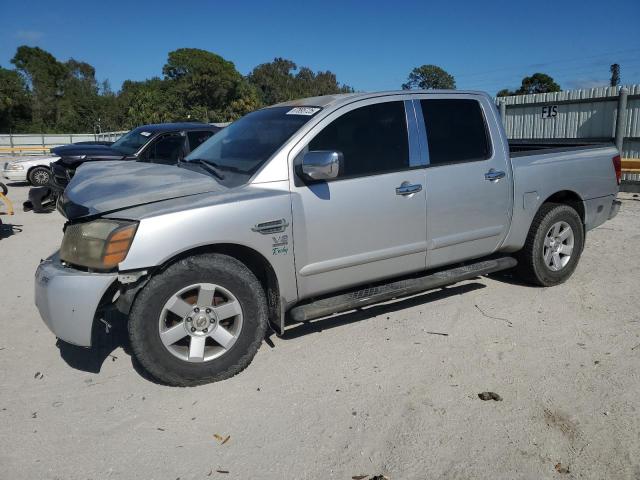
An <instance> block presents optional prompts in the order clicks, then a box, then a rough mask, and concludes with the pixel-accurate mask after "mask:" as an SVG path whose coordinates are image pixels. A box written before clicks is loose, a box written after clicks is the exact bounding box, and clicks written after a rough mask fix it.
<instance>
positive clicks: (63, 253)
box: [60, 220, 138, 270]
mask: <svg viewBox="0 0 640 480" xmlns="http://www.w3.org/2000/svg"><path fill="white" fill-rule="evenodd" d="M136 228H138V224H137V223H135V222H123V221H117V220H94V221H93V222H87V223H77V224H73V225H68V226H67V228H66V230H65V232H64V238H63V239H62V247H60V258H61V259H62V260H64V261H65V262H68V263H71V264H74V265H80V266H83V267H87V268H92V269H96V270H110V269H112V268H114V267H115V266H116V265H118V264H119V263H120V262H122V261H123V260H124V259H125V258H126V256H127V253H128V252H129V248H130V247H131V242H132V241H133V236H134V235H135V233H136Z"/></svg>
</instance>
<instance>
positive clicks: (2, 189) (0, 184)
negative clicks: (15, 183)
mask: <svg viewBox="0 0 640 480" xmlns="http://www.w3.org/2000/svg"><path fill="white" fill-rule="evenodd" d="M0 190H1V191H2V194H3V195H6V194H7V193H9V189H8V188H7V186H6V185H5V184H4V183H0Z"/></svg>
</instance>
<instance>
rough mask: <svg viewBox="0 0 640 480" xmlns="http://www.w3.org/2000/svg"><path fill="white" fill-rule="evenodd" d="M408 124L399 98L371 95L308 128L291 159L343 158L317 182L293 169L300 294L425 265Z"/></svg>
mask: <svg viewBox="0 0 640 480" xmlns="http://www.w3.org/2000/svg"><path fill="white" fill-rule="evenodd" d="M406 103H407V106H408V107H409V108H410V115H411V116H413V115H414V113H413V106H412V103H411V102H406ZM414 118H415V117H414ZM412 125H413V126H415V122H414V123H413V124H412ZM409 130H411V131H412V132H413V128H410V129H408V128H407V114H406V112H405V102H404V101H402V100H400V101H388V100H387V101H384V100H381V99H375V100H369V101H365V102H360V103H358V104H351V105H349V106H346V107H344V108H342V109H340V110H338V111H337V112H334V114H332V115H331V116H329V117H327V118H326V119H324V120H323V121H322V122H320V124H319V125H318V126H317V127H316V128H314V129H313V130H311V131H310V133H309V138H310V140H307V141H306V145H305V146H304V148H303V149H302V150H301V151H300V152H299V154H296V155H295V159H296V160H295V161H294V162H293V163H294V164H295V162H298V161H299V160H300V159H301V157H302V155H303V154H304V152H306V151H315V150H330V151H339V152H341V153H342V154H343V158H344V165H343V168H342V170H341V172H340V174H339V176H338V178H336V179H333V180H331V181H324V182H320V183H304V181H303V180H302V179H301V178H300V176H299V175H297V174H296V173H295V170H296V168H295V165H293V168H292V171H293V173H292V180H291V192H292V195H291V196H292V210H293V236H294V253H295V264H296V270H297V281H298V294H299V297H300V298H305V297H310V296H313V295H318V294H322V293H326V292H330V291H335V290H339V289H341V288H343V287H346V286H352V285H356V284H362V283H367V282H371V281H373V280H376V279H382V278H385V277H393V276H396V275H399V274H404V273H409V272H413V271H419V270H423V269H424V268H425V263H426V211H425V201H426V198H425V189H424V186H425V169H424V166H420V165H419V161H420V160H419V157H420V155H419V152H418V151H417V149H414V148H413V147H410V142H409V140H410V139H409V133H408V131H409ZM411 144H413V142H411Z"/></svg>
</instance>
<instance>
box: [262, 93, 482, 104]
mask: <svg viewBox="0 0 640 480" xmlns="http://www.w3.org/2000/svg"><path fill="white" fill-rule="evenodd" d="M442 93H449V94H459V95H460V94H467V95H469V94H473V95H487V94H486V93H485V92H480V91H477V90H390V91H382V92H354V93H339V94H335V95H322V96H320V97H307V98H298V99H296V100H289V101H287V102H282V103H278V104H276V105H272V106H273V107H289V106H290V107H311V106H313V107H323V108H324V107H329V106H337V105H341V104H344V103H350V102H352V101H353V100H355V99H358V100H364V99H367V98H375V97H380V96H382V95H407V94H427V95H429V94H431V95H433V94H442Z"/></svg>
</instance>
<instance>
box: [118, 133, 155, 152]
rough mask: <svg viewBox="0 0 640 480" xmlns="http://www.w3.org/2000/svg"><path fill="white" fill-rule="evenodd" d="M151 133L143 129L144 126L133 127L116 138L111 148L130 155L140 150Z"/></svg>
mask: <svg viewBox="0 0 640 480" xmlns="http://www.w3.org/2000/svg"><path fill="white" fill-rule="evenodd" d="M151 135H152V133H151V132H150V131H148V130H145V129H144V127H138V128H134V129H133V130H131V131H130V132H129V133H127V134H126V135H124V136H122V137H120V138H119V139H118V140H116V141H115V142H114V143H113V145H111V148H115V149H116V150H118V151H120V152H122V153H124V154H126V155H131V154H133V153H136V152H137V151H138V150H140V147H142V146H143V145H144V144H145V143H147V142H148V141H149V139H150V138H151Z"/></svg>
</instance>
